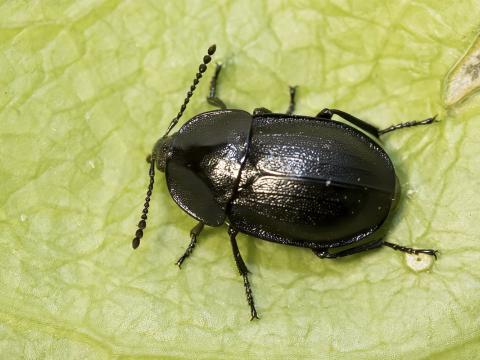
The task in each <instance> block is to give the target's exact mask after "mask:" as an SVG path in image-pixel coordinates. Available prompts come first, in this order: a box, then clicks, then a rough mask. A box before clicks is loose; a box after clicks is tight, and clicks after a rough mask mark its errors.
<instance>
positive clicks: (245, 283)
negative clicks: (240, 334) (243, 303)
mask: <svg viewBox="0 0 480 360" xmlns="http://www.w3.org/2000/svg"><path fill="white" fill-rule="evenodd" d="M237 234H238V231H237V230H235V229H234V228H232V227H229V228H228V235H229V236H230V243H231V244H232V251H233V257H234V258H235V263H236V264H237V269H238V272H239V273H240V275H242V276H243V286H244V287H245V295H246V296H247V302H248V305H249V306H250V315H251V316H252V317H251V318H250V320H253V319H258V318H259V317H258V314H257V310H256V309H255V302H254V301H253V294H252V289H251V287H250V282H249V281H248V273H249V272H250V271H248V269H247V265H245V262H244V261H243V259H242V255H240V250H238V245H237V240H236V236H237Z"/></svg>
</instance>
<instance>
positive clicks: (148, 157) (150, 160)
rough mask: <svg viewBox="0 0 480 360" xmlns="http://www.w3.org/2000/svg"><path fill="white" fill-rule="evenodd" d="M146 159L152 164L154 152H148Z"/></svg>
mask: <svg viewBox="0 0 480 360" xmlns="http://www.w3.org/2000/svg"><path fill="white" fill-rule="evenodd" d="M145 160H147V163H149V164H151V163H152V154H148V155H147V158H146V159H145Z"/></svg>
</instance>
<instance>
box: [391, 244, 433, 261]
mask: <svg viewBox="0 0 480 360" xmlns="http://www.w3.org/2000/svg"><path fill="white" fill-rule="evenodd" d="M383 245H385V246H388V247H389V248H392V249H393V250H398V251H403V252H406V253H407V254H413V255H417V254H427V255H430V256H433V257H434V258H435V260H436V259H437V254H438V250H434V249H414V248H410V247H406V246H402V245H397V244H393V243H391V242H387V241H385V242H384V243H383Z"/></svg>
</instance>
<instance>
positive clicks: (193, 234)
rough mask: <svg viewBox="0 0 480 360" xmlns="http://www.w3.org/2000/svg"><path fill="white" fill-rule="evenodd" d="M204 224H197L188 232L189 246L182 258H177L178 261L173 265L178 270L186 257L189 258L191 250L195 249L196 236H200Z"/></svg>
mask: <svg viewBox="0 0 480 360" xmlns="http://www.w3.org/2000/svg"><path fill="white" fill-rule="evenodd" d="M203 226H204V224H203V223H202V222H199V223H198V224H197V225H195V226H194V227H193V229H192V230H190V244H188V247H187V249H186V250H185V252H184V253H183V255H182V256H180V257H179V258H178V260H177V261H176V262H175V265H177V266H178V267H179V268H180V269H181V268H182V264H183V262H184V261H185V259H186V258H187V257H189V256H190V255H191V254H192V252H193V249H194V248H195V245H197V236H198V235H200V233H201V232H202V230H203Z"/></svg>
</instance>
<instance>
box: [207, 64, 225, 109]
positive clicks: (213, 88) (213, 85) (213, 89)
mask: <svg viewBox="0 0 480 360" xmlns="http://www.w3.org/2000/svg"><path fill="white" fill-rule="evenodd" d="M220 70H222V65H221V64H219V63H217V66H216V68H215V74H213V77H212V80H210V91H209V93H208V96H207V102H208V103H209V104H210V105H213V106H216V107H218V108H220V109H226V108H227V106H226V105H225V103H224V102H223V101H222V100H220V99H219V98H218V97H217V95H216V93H217V79H218V75H219V74H220Z"/></svg>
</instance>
